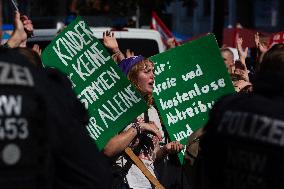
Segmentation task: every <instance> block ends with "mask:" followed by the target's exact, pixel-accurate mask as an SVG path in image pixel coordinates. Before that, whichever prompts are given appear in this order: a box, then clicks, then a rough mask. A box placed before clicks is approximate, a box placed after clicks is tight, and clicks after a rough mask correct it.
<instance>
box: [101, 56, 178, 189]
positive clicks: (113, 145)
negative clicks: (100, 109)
mask: <svg viewBox="0 0 284 189" xmlns="http://www.w3.org/2000/svg"><path fill="white" fill-rule="evenodd" d="M119 67H120V68H121V69H122V71H123V73H124V74H125V75H127V77H128V79H129V80H130V81H131V82H132V83H133V84H134V86H135V87H136V88H137V89H138V91H139V92H140V93H141V95H142V96H143V97H144V99H145V100H146V101H147V103H148V105H149V109H148V110H147V111H146V112H144V113H143V114H141V115H140V116H138V117H137V118H136V119H135V120H134V121H133V122H132V123H131V124H130V125H128V126H127V127H126V128H125V129H124V130H123V131H122V132H121V133H119V134H118V135H116V136H114V137H113V138H112V139H111V140H110V141H109V142H108V144H107V145H106V146H105V149H104V154H105V155H106V156H108V157H117V156H119V157H118V158H117V159H116V163H115V165H116V166H114V167H116V168H117V170H118V171H117V177H118V179H116V180H117V182H116V183H115V186H116V188H134V189H135V188H139V189H142V188H145V189H146V188H152V186H151V184H150V182H149V181H148V179H147V178H146V177H145V176H144V174H143V173H142V172H141V171H140V169H139V168H138V167H137V166H136V165H135V164H133V163H132V162H131V161H130V160H129V159H127V157H126V156H125V155H124V154H123V151H124V150H125V149H126V148H127V147H131V148H132V149H133V151H134V152H135V154H136V155H137V156H138V157H139V158H140V160H141V161H142V162H143V163H144V165H145V166H146V167H147V168H148V170H149V171H150V172H151V173H152V174H153V175H155V169H154V161H158V160H161V159H163V158H164V157H166V156H167V155H168V154H171V153H178V152H180V151H181V150H182V148H183V146H182V145H181V144H180V143H179V142H170V143H168V144H166V145H164V146H163V147H160V143H162V142H163V140H164V133H163V130H162V126H161V122H160V119H159V116H158V113H157V111H156V109H155V108H154V107H153V99H152V92H153V85H154V65H153V63H152V62H151V61H150V60H148V59H145V58H144V57H143V56H141V55H139V56H133V57H130V58H126V59H124V60H122V61H121V62H120V64H119ZM155 176H156V175H155ZM119 178H120V179H119ZM119 180H120V181H121V182H120V183H119Z"/></svg>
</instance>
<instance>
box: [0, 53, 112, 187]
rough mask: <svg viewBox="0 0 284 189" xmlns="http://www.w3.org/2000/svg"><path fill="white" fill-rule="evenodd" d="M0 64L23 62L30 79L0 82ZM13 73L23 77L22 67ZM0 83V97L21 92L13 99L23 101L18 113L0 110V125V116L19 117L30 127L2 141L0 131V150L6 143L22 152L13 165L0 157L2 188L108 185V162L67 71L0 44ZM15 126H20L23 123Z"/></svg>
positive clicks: (0, 70)
mask: <svg viewBox="0 0 284 189" xmlns="http://www.w3.org/2000/svg"><path fill="white" fill-rule="evenodd" d="M2 64H10V65H17V66H21V67H24V68H27V69H28V72H30V73H31V75H32V79H33V82H34V84H33V85H30V86H27V85H20V84H21V83H24V81H22V82H18V84H15V82H14V83H11V82H10V84H7V83H6V84H5V83H3V82H2V83H1V81H4V80H3V78H2V77H3V74H5V73H4V72H3V66H2V67H1V65H2ZM14 69H15V70H17V69H18V70H20V68H14ZM1 74H2V75H1ZM9 77H10V76H9ZM11 77H12V76H11ZM15 77H16V79H18V80H20V79H21V78H22V79H25V75H24V71H22V72H19V73H18V76H15ZM1 79H2V80H1ZM0 85H1V86H0V101H1V97H2V95H4V96H9V95H10V96H11V95H12V96H15V99H17V98H16V97H18V96H21V100H22V101H20V100H19V101H18V102H19V104H20V102H22V106H21V107H20V109H21V111H19V110H17V111H19V112H20V114H19V113H17V114H15V113H14V114H11V115H10V114H9V115H8V114H7V113H6V114H4V113H2V114H1V111H0V114H1V115H0V130H1V129H2V127H3V124H2V125H1V123H3V121H4V122H5V120H7V119H10V118H13V119H16V120H18V119H20V118H24V119H26V120H27V122H28V129H29V131H30V135H29V136H30V137H28V138H27V139H25V140H20V139H18V138H16V139H15V140H2V142H1V136H0V151H1V152H3V149H4V148H5V146H7V144H17V145H18V146H19V148H20V150H21V152H22V153H21V157H20V159H19V160H18V161H17V162H16V163H14V164H13V165H9V164H7V162H6V163H5V162H4V158H1V157H0V184H1V183H5V184H6V185H4V184H1V188H13V189H14V188H21V189H25V188H58V189H79V188H80V189H81V188H82V189H83V188H84V189H88V188H90V189H91V188H92V189H94V188H110V186H111V183H112V177H111V171H110V166H109V164H108V162H107V161H106V159H105V157H103V155H102V154H101V153H100V152H99V151H98V149H97V147H96V145H95V143H94V141H92V139H91V138H90V136H89V135H88V133H87V129H86V124H87V123H88V115H87V111H86V110H85V108H84V107H83V105H82V104H81V103H80V102H79V100H78V99H77V98H76V95H75V94H74V93H73V91H72V89H71V84H70V81H69V80H68V79H67V77H65V76H64V75H62V74H61V73H59V72H58V71H56V70H50V69H42V68H36V67H34V66H33V65H31V63H30V62H28V61H27V60H26V59H25V58H24V57H22V56H21V55H19V54H17V52H16V51H15V50H10V49H4V50H2V51H1V52H0ZM2 102H3V99H2ZM11 102H12V101H11ZM0 106H1V105H0ZM18 108H19V107H18ZM0 110H1V107H0ZM15 111H16V110H15ZM6 122H7V121H6ZM6 122H5V123H6ZM16 126H17V127H18V129H20V128H21V126H22V125H21V123H17V124H16ZM6 127H7V126H6ZM8 128H9V127H8ZM9 132H11V131H7V133H8V134H9ZM19 132H20V131H19ZM0 133H1V131H0ZM0 135H1V134H0ZM6 135H7V134H6ZM6 138H7V137H6ZM8 155H9V153H8ZM24 160H25V161H24ZM8 163H9V162H8Z"/></svg>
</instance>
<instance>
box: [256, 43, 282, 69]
mask: <svg viewBox="0 0 284 189" xmlns="http://www.w3.org/2000/svg"><path fill="white" fill-rule="evenodd" d="M259 72H260V73H265V72H273V73H279V72H284V44H276V45H274V46H272V47H271V48H270V49H269V50H268V51H267V52H266V53H265V54H264V56H263V59H262V62H261V64H260V69H259Z"/></svg>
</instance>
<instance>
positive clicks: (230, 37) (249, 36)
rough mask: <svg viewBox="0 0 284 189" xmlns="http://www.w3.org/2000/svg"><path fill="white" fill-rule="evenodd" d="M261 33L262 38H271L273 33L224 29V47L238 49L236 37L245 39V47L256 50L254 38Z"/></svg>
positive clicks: (243, 29)
mask: <svg viewBox="0 0 284 189" xmlns="http://www.w3.org/2000/svg"><path fill="white" fill-rule="evenodd" d="M256 33H259V34H260V36H261V37H262V38H267V40H268V41H267V42H269V38H270V36H271V33H267V32H261V31H256V30H251V29H247V28H224V29H223V45H225V46H227V47H233V48H235V47H236V44H237V42H236V37H237V36H239V37H241V38H243V47H249V48H255V47H256V46H255V41H254V36H255V34H256Z"/></svg>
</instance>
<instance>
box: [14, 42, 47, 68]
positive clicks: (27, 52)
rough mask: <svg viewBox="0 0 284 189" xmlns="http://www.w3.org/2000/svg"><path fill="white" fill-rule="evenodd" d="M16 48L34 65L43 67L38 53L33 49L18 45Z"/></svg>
mask: <svg viewBox="0 0 284 189" xmlns="http://www.w3.org/2000/svg"><path fill="white" fill-rule="evenodd" d="M16 49H17V51H18V53H19V54H21V55H22V56H24V57H25V58H26V59H28V61H29V62H31V63H32V64H33V65H35V66H36V67H40V68H42V67H43V66H42V62H41V58H40V56H39V55H38V53H36V52H35V51H33V50H32V49H29V48H26V47H24V48H23V47H18V48H16Z"/></svg>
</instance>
